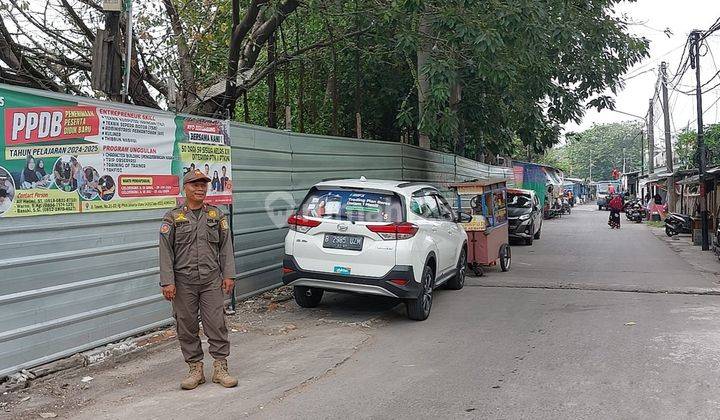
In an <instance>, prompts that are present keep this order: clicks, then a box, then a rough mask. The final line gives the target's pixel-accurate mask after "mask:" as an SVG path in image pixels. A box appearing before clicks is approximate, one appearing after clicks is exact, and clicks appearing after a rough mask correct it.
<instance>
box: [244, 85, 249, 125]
mask: <svg viewBox="0 0 720 420" xmlns="http://www.w3.org/2000/svg"><path fill="white" fill-rule="evenodd" d="M242 97H243V113H244V114H245V115H244V117H245V122H246V123H247V124H250V107H249V106H248V98H247V90H244V91H243V93H242Z"/></svg>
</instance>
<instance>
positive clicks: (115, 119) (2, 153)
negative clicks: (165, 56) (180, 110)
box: [0, 87, 232, 217]
mask: <svg viewBox="0 0 720 420" xmlns="http://www.w3.org/2000/svg"><path fill="white" fill-rule="evenodd" d="M0 132H2V133H3V141H2V142H1V143H0V217H18V216H34V215H50V214H64V213H79V212H83V213H85V212H101V211H121V210H139V209H153V208H169V207H174V206H176V205H177V204H178V202H179V201H181V200H182V197H181V187H182V186H181V179H182V176H183V175H184V174H185V173H187V172H188V171H191V170H196V169H197V170H200V171H203V172H204V173H205V174H207V176H208V177H209V178H210V179H211V180H212V181H211V182H210V183H209V184H208V198H207V202H208V203H210V204H230V203H232V175H231V174H232V171H231V166H230V136H229V125H228V123H227V122H226V121H219V120H211V119H204V118H196V117H185V116H174V115H172V114H164V113H154V112H152V111H144V110H143V111H135V110H128V109H124V108H120V107H113V106H112V104H111V103H108V104H107V105H102V106H98V105H94V104H87V103H82V99H79V102H69V101H63V100H58V99H52V98H46V97H43V96H39V95H32V94H27V93H21V92H17V91H14V90H10V89H5V88H3V87H0Z"/></svg>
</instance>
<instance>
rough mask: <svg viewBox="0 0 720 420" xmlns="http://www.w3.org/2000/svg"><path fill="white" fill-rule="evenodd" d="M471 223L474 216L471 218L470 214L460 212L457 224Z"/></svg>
mask: <svg viewBox="0 0 720 420" xmlns="http://www.w3.org/2000/svg"><path fill="white" fill-rule="evenodd" d="M470 222H472V216H471V215H469V214H467V213H463V212H461V211H459V212H458V214H457V223H470Z"/></svg>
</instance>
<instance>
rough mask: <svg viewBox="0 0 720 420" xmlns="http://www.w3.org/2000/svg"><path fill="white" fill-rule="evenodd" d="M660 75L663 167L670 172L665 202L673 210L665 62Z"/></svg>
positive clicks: (673, 190) (672, 170)
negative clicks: (663, 133)
mask: <svg viewBox="0 0 720 420" xmlns="http://www.w3.org/2000/svg"><path fill="white" fill-rule="evenodd" d="M660 77H661V86H662V108H663V122H664V124H665V167H666V168H667V172H668V173H669V174H670V175H668V177H667V203H668V209H669V211H671V212H673V211H675V210H676V209H675V202H676V201H677V197H676V196H675V175H674V174H673V172H674V169H673V150H672V139H671V137H670V104H669V103H668V88H667V63H666V62H664V61H663V62H662V63H661V64H660Z"/></svg>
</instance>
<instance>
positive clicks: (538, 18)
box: [392, 0, 648, 153]
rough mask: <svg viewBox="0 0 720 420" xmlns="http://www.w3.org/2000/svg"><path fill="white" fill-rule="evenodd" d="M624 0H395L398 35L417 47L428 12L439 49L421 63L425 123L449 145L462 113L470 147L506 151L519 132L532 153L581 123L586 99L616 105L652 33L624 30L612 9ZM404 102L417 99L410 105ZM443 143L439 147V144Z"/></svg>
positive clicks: (407, 50) (411, 49)
mask: <svg viewBox="0 0 720 420" xmlns="http://www.w3.org/2000/svg"><path fill="white" fill-rule="evenodd" d="M617 3H618V0H605V1H593V2H582V3H577V2H567V1H565V0H540V1H538V0H520V1H513V2H507V1H501V0H489V1H488V0H482V1H481V0H476V1H473V0H451V1H447V0H443V1H439V0H425V1H396V2H393V3H392V5H394V6H395V8H396V10H397V12H396V14H395V15H393V16H392V19H394V21H395V22H396V24H395V25H393V27H394V28H397V34H396V35H395V37H397V38H398V39H401V40H403V41H402V42H399V43H398V46H399V47H404V50H401V52H402V53H403V54H405V55H406V56H411V55H412V54H414V53H415V51H416V49H417V45H418V44H419V41H416V42H409V41H407V40H408V39H412V38H413V37H415V39H416V40H417V39H418V37H419V35H417V32H418V31H417V22H418V20H419V16H420V14H423V13H424V14H425V16H428V17H429V20H430V23H431V34H430V37H431V39H432V43H433V48H432V55H431V60H430V63H428V65H427V66H426V68H425V69H423V74H425V75H427V77H428V78H429V81H430V85H431V89H430V95H429V98H428V108H429V110H428V112H427V115H428V117H426V118H425V119H423V121H421V122H420V125H421V127H422V129H423V130H424V131H425V132H427V133H429V134H430V135H431V136H432V138H433V140H434V144H435V145H436V147H437V146H439V145H441V144H447V143H453V142H454V141H455V139H456V138H457V137H458V133H457V131H458V127H459V126H460V124H458V120H459V119H463V120H464V121H465V124H464V126H465V127H466V133H465V134H466V137H467V140H468V145H469V146H471V145H472V143H482V145H483V147H484V148H486V149H488V150H489V151H490V152H494V153H509V152H511V148H512V140H513V139H514V138H515V137H519V138H520V139H522V142H523V144H525V145H530V146H531V147H532V149H534V151H535V152H541V151H543V150H544V149H546V148H548V147H550V146H552V145H553V144H555V143H556V142H557V141H558V138H559V134H560V126H561V125H562V124H565V123H567V122H569V121H579V120H580V119H581V118H582V116H583V113H584V104H587V106H588V107H590V108H596V109H602V108H607V107H612V106H613V102H612V99H611V98H609V97H607V96H605V95H603V92H604V91H607V90H609V91H611V92H615V91H616V89H617V88H618V87H620V81H619V78H620V76H621V75H622V74H623V73H624V72H625V71H626V70H627V69H628V68H629V67H630V66H631V65H633V64H634V63H636V62H638V61H639V60H641V59H642V58H643V57H645V56H647V47H648V44H647V41H646V40H644V39H638V38H634V37H632V36H630V35H628V34H627V30H626V29H627V28H626V25H625V23H623V22H622V21H621V20H620V19H619V18H617V17H616V16H615V13H614V12H613V9H614V7H615V5H616V4H617ZM453 82H459V83H460V84H461V86H462V90H463V92H462V103H461V107H460V110H459V112H457V113H455V112H452V110H451V109H450V104H449V102H448V98H449V94H448V91H449V89H448V88H449V86H450V84H451V83H453ZM407 105H412V103H408V104H407ZM440 148H442V147H440Z"/></svg>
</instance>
